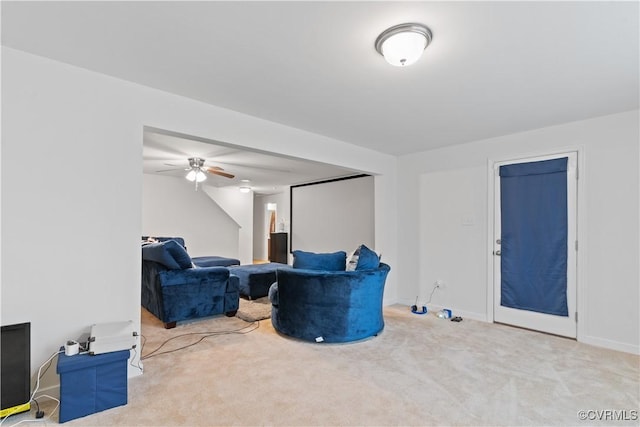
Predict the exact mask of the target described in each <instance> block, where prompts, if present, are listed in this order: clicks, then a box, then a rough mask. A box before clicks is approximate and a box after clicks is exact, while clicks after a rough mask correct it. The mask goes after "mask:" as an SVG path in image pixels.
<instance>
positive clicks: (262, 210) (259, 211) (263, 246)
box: [253, 187, 290, 260]
mask: <svg viewBox="0 0 640 427" xmlns="http://www.w3.org/2000/svg"><path fill="white" fill-rule="evenodd" d="M268 203H275V204H276V231H280V230H279V228H278V227H279V225H280V222H281V221H282V220H284V224H285V229H284V231H285V232H287V233H288V232H289V212H290V206H289V187H286V191H283V192H281V193H275V194H256V195H255V196H254V199H253V233H254V234H253V258H254V259H260V260H266V259H268V253H269V249H268V247H267V239H268V238H269V218H270V217H271V216H270V215H271V214H270V212H268V211H267V204H268Z"/></svg>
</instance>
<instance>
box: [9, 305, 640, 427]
mask: <svg viewBox="0 0 640 427" xmlns="http://www.w3.org/2000/svg"><path fill="white" fill-rule="evenodd" d="M385 322H386V327H385V330H384V331H383V332H382V333H381V334H380V335H379V336H378V337H375V338H372V339H368V340H364V341H361V342H357V343H351V344H315V343H306V342H301V341H298V340H293V339H288V338H286V337H283V336H280V335H279V334H278V333H276V332H275V331H274V329H273V327H272V325H271V322H270V320H263V321H260V322H256V323H253V324H252V323H247V322H245V321H242V320H240V319H238V318H228V317H225V316H216V317H212V318H209V319H204V320H201V321H195V322H189V323H183V324H180V323H179V324H178V326H177V327H176V328H175V329H171V330H165V329H164V328H163V327H162V324H161V323H160V322H159V321H158V320H157V319H155V318H154V317H153V316H151V315H150V314H149V313H147V312H145V311H144V310H143V316H142V332H143V334H144V336H145V337H146V339H147V341H146V344H145V346H144V349H143V354H145V355H148V354H150V352H152V351H153V350H154V349H156V348H158V346H160V345H161V344H162V343H163V342H165V341H166V340H167V339H169V338H175V339H173V340H172V341H170V342H168V343H167V344H166V345H165V346H164V347H162V348H161V349H160V350H158V351H157V352H156V353H155V354H156V356H154V357H151V358H147V359H146V360H144V374H143V375H142V376H138V377H135V378H131V379H130V380H129V403H128V404H127V405H126V406H122V407H118V408H114V409H110V410H107V411H103V412H100V413H97V414H94V415H90V416H87V417H85V418H81V419H78V420H73V421H70V422H68V423H66V424H67V425H69V426H165V425H166V426H186V425H189V426H196V425H200V426H214V425H221V426H233V425H242V426H258V425H274V426H276V425H286V426H312V425H329V426H334V425H335V426H337V425H341V426H369V425H375V426H387V425H417V426H435V425H437V426H442V425H465V426H482V425H509V426H514V425H594V424H595V425H616V426H619V425H620V426H621V425H638V421H637V420H632V419H627V420H626V421H624V420H623V421H612V420H611V419H609V420H605V421H603V422H599V421H598V420H596V419H593V418H594V417H596V416H597V415H596V413H595V412H589V413H587V414H588V416H589V417H591V418H590V419H588V420H587V421H582V420H581V419H580V412H579V411H581V410H584V411H598V410H600V411H602V410H611V411H626V412H624V413H623V412H618V413H619V414H624V415H625V416H626V417H627V418H632V417H633V414H634V413H633V412H632V411H638V409H639V406H640V397H639V394H640V391H639V377H640V369H639V361H640V358H639V357H638V356H635V355H631V354H626V353H621V352H616V351H610V350H605V349H601V348H597V347H592V346H589V345H586V344H581V343H577V342H576V341H573V340H569V339H564V338H559V337H556V336H551V335H545V334H541V333H536V332H532V331H527V330H522V329H516V328H511V327H508V326H503V325H496V324H487V323H483V322H477V321H470V320H466V319H465V320H464V321H463V322H461V323H453V322H450V321H447V320H441V319H438V318H436V317H435V316H433V315H431V314H429V315H426V316H416V315H413V314H411V313H409V311H408V309H407V307H401V306H393V307H387V308H385ZM184 334H191V335H184ZM203 336H207V338H204V339H202V341H201V342H200V343H199V344H196V345H193V346H191V347H188V348H185V349H183V350H179V351H172V352H169V351H171V350H175V349H177V348H180V347H182V346H186V345H189V344H192V343H194V342H196V341H198V340H200V339H201V338H202V337H203ZM162 352H168V353H164V354H161V353H162ZM45 409H46V408H45ZM635 414H636V416H637V414H638V412H635ZM53 419H54V420H56V419H57V414H55V415H54V416H53ZM12 421H13V420H12ZM11 424H13V422H10V423H5V425H11Z"/></svg>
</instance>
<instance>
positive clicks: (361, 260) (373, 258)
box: [356, 245, 380, 270]
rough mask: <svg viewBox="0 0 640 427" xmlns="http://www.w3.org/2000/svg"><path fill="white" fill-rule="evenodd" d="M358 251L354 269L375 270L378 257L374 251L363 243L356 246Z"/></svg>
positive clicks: (378, 262) (377, 264)
mask: <svg viewBox="0 0 640 427" xmlns="http://www.w3.org/2000/svg"><path fill="white" fill-rule="evenodd" d="M358 249H359V250H360V253H359V254H358V265H357V266H356V270H375V269H376V268H378V266H379V265H380V257H379V256H378V254H377V253H375V251H372V250H371V249H369V248H368V247H366V246H365V245H360V247H359V248H358Z"/></svg>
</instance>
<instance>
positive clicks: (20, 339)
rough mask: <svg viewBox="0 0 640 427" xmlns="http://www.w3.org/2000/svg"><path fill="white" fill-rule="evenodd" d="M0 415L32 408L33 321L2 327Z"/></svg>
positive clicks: (0, 347)
mask: <svg viewBox="0 0 640 427" xmlns="http://www.w3.org/2000/svg"><path fill="white" fill-rule="evenodd" d="M0 377H1V378H0V390H1V391H2V392H1V393H0V418H4V417H7V416H9V415H13V414H17V413H19V412H24V411H28V410H29V409H31V402H30V400H31V396H30V394H31V323H29V322H26V323H17V324H15V325H6V326H2V327H1V328H0Z"/></svg>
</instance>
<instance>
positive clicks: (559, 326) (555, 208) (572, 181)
mask: <svg viewBox="0 0 640 427" xmlns="http://www.w3.org/2000/svg"><path fill="white" fill-rule="evenodd" d="M565 158H566V159H567V160H566V190H565V189H564V188H563V184H564V174H563V172H553V171H551V172H548V171H547V169H548V168H547V165H550V164H554V165H557V164H564V162H563V160H562V159H565ZM554 160H555V162H554ZM503 166H504V167H503ZM502 167H503V168H502ZM527 168H533V169H527ZM518 170H519V171H523V172H514V173H513V174H512V173H511V172H510V171H518ZM530 170H535V171H540V172H531V173H529V172H527V171H530ZM501 171H502V173H503V176H502V177H501V176H500V173H501ZM494 173H495V180H494V182H495V185H494V206H495V208H494V240H493V247H494V250H493V253H494V257H493V260H494V262H493V265H494V275H493V277H494V304H493V306H494V313H493V314H494V321H495V322H499V323H505V324H509V325H514V326H519V327H523V328H528V329H534V330H538V331H543V332H548V333H552V334H556V335H562V336H566V337H572V338H575V337H576V316H577V315H576V294H577V291H576V251H577V240H576V238H577V225H576V223H577V221H576V218H577V208H576V207H577V153H575V152H571V153H564V154H558V155H550V156H542V157H535V158H527V159H518V160H511V161H505V162H498V163H495V164H494ZM517 173H520V174H521V175H525V176H522V177H516V179H515V181H514V178H513V177H512V176H510V174H511V175H515V174H517ZM530 175H531V176H530ZM533 175H538V176H533ZM530 179H533V180H534V181H535V182H534V185H533V187H532V186H530V185H529V186H528V185H527V182H528V181H527V180H530ZM554 188H555V189H554ZM556 190H557V191H556ZM501 191H502V193H503V194H501ZM549 194H552V196H549ZM565 197H566V219H565V218H564V215H565V213H564V209H565V207H564V203H563V202H562V200H559V199H558V198H560V199H564V198H565ZM503 198H507V200H503ZM558 201H560V203H558ZM538 211H539V213H536V212H538ZM550 212H552V214H550V215H551V216H555V218H554V219H553V221H555V223H557V224H560V226H558V227H554V226H549V225H548V224H549V223H548V220H547V219H546V216H548V215H549V213H550ZM556 213H557V214H556ZM558 218H560V219H558ZM563 222H566V227H565V226H564V224H563ZM503 229H504V230H503ZM523 236H524V237H523ZM526 236H530V237H529V238H527V237H526ZM505 239H506V240H505ZM527 239H530V240H532V241H538V243H537V244H535V242H534V244H531V243H530V242H529V241H528V240H527ZM547 242H548V243H547ZM565 246H566V248H565ZM565 255H566V262H565ZM564 275H566V276H564ZM565 283H566V285H565ZM547 287H549V288H547ZM565 292H566V294H565ZM536 300H539V301H540V302H537V301H536ZM545 300H546V301H545ZM547 307H549V308H547Z"/></svg>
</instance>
